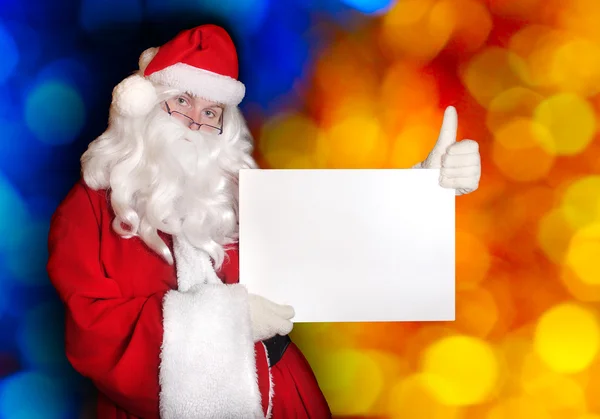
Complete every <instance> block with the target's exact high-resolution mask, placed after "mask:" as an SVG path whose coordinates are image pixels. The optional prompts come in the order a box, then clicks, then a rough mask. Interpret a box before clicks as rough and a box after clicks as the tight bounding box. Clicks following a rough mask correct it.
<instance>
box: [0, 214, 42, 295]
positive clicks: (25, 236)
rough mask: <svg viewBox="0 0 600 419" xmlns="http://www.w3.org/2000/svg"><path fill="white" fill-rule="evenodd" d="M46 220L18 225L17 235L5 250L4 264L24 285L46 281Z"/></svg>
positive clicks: (40, 283)
mask: <svg viewBox="0 0 600 419" xmlns="http://www.w3.org/2000/svg"><path fill="white" fill-rule="evenodd" d="M48 228H49V227H48V222H46V221H38V220H29V222H27V223H26V224H22V225H20V226H19V231H18V233H17V237H18V238H16V240H15V243H14V246H12V247H11V248H10V249H9V250H8V251H7V252H6V262H5V263H6V266H7V267H8V269H9V271H10V272H11V273H12V275H13V276H14V278H15V279H17V280H18V281H20V283H22V284H24V285H43V284H46V283H47V281H48V278H47V275H46V262H47V260H48Z"/></svg>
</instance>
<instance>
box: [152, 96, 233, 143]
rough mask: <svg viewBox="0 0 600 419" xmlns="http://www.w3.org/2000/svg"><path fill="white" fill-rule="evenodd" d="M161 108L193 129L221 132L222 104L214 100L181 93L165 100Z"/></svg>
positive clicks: (212, 132) (214, 132) (211, 132)
mask: <svg viewBox="0 0 600 419" xmlns="http://www.w3.org/2000/svg"><path fill="white" fill-rule="evenodd" d="M162 108H163V110H164V111H165V112H167V113H169V114H170V115H171V117H173V118H174V119H176V120H177V121H179V122H181V123H182V124H184V125H185V126H186V127H187V128H189V129H191V130H193V131H202V132H206V133H209V134H221V133H222V130H223V106H222V105H220V104H218V103H216V102H211V101H209V100H206V99H203V98H199V97H194V96H192V95H189V94H186V93H183V94H180V95H178V96H174V97H172V98H170V99H168V100H166V101H165V102H164V103H163V105H162Z"/></svg>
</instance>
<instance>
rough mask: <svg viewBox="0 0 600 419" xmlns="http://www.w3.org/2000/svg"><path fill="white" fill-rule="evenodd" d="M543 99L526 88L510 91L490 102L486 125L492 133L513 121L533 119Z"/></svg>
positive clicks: (514, 88)
mask: <svg viewBox="0 0 600 419" xmlns="http://www.w3.org/2000/svg"><path fill="white" fill-rule="evenodd" d="M543 99H544V98H543V96H542V95H540V94H539V93H537V92H535V91H533V90H530V89H526V88H524V87H513V88H511V89H508V90H506V91H504V92H502V93H500V94H499V95H498V96H496V97H495V98H494V99H493V100H492V101H491V102H490V106H489V108H488V113H487V117H486V125H487V127H488V129H489V130H490V131H492V132H496V131H498V130H499V129H500V128H501V127H502V126H505V125H506V124H508V123H509V122H510V121H511V120H512V119H516V118H524V119H531V118H532V117H533V113H534V111H535V108H536V107H537V106H538V105H539V103H540V102H541V101H542V100H543Z"/></svg>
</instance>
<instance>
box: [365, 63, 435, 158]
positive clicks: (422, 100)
mask: <svg viewBox="0 0 600 419" xmlns="http://www.w3.org/2000/svg"><path fill="white" fill-rule="evenodd" d="M374 80H376V79H375V78H374ZM379 91H380V93H379V97H380V100H379V106H378V107H377V109H376V114H377V115H381V117H382V118H383V120H384V121H385V126H386V128H387V129H389V130H390V131H391V132H398V131H399V130H400V129H401V128H403V127H404V126H405V125H413V126H420V125H422V126H432V128H433V129H434V130H437V132H436V133H435V134H434V136H432V137H430V138H429V139H430V140H433V141H435V140H436V139H437V137H438V134H439V127H440V126H441V121H442V117H441V115H438V114H439V110H438V107H439V99H440V94H439V91H438V85H437V81H436V80H435V77H433V75H431V74H427V73H426V72H425V71H423V70H422V69H420V68H418V67H415V66H414V65H410V64H407V63H406V62H403V61H397V62H395V63H394V64H392V65H390V66H389V67H388V68H387V70H386V72H385V77H384V79H383V81H382V83H381V87H380V89H379ZM438 117H439V122H437V124H434V123H432V122H433V121H431V118H438ZM417 129H419V128H417ZM411 142H417V141H415V140H412V141H411ZM434 144H435V143H431V144H430V145H431V147H433V145H434ZM429 151H430V150H428V152H429Z"/></svg>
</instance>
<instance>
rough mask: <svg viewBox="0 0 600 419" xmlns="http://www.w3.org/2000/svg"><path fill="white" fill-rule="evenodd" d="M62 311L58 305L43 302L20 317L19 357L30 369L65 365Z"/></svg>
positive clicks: (66, 363)
mask: <svg viewBox="0 0 600 419" xmlns="http://www.w3.org/2000/svg"><path fill="white" fill-rule="evenodd" d="M63 311H64V309H63V308H62V306H61V305H59V304H54V303H43V304H41V305H38V306H36V307H34V308H33V309H30V310H28V311H27V312H26V313H25V316H24V317H23V318H22V320H21V324H20V326H19V329H18V335H17V342H18V345H19V349H20V351H21V355H22V357H23V360H24V361H25V364H26V365H27V366H29V367H30V368H35V369H46V370H48V369H50V368H53V367H65V366H67V365H68V361H67V358H66V356H65V349H64V316H63ZM55 371H56V370H55Z"/></svg>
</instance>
